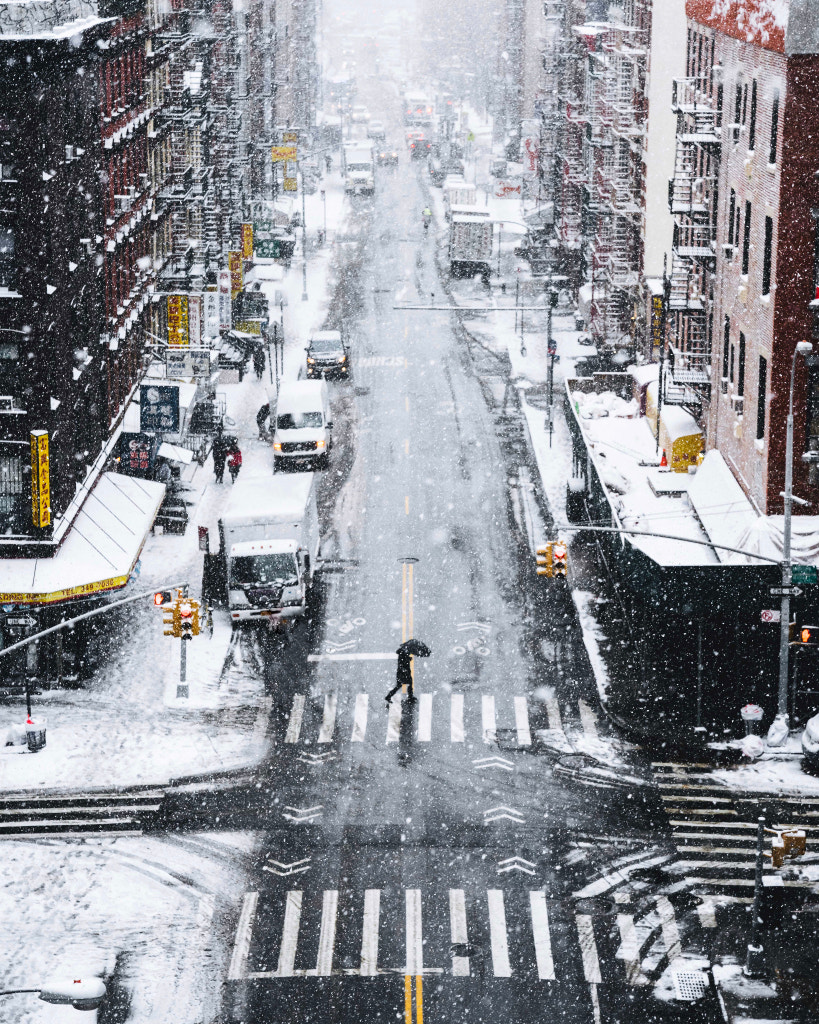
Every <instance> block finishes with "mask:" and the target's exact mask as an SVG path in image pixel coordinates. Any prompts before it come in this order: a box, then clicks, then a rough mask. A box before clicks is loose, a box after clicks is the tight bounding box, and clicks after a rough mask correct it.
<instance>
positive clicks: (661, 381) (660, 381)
mask: <svg viewBox="0 0 819 1024" xmlns="http://www.w3.org/2000/svg"><path fill="white" fill-rule="evenodd" d="M666 271H667V257H666V256H665V255H663V309H662V313H661V314H660V338H661V341H660V374H659V376H658V377H657V438H656V440H657V447H656V449H655V450H656V451H657V452H659V450H660V416H661V414H662V411H663V391H664V389H665V330H666V324H667V323H668V303H669V300H670V298H671V279H670V278H669V277H668V274H667V272H666Z"/></svg>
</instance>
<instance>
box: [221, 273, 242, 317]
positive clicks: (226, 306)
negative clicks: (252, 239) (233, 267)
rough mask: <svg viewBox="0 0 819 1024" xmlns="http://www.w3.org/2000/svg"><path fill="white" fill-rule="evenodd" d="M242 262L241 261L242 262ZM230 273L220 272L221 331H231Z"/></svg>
mask: <svg viewBox="0 0 819 1024" xmlns="http://www.w3.org/2000/svg"><path fill="white" fill-rule="evenodd" d="M240 262H241V261H240ZM230 281H231V277H230V271H229V270H220V271H219V329H220V330H222V331H229V330H230V325H231V322H232V317H233V307H232V305H231V302H232V298H233V297H232V295H231V294H230V292H231V287H230Z"/></svg>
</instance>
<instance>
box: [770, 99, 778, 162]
mask: <svg viewBox="0 0 819 1024" xmlns="http://www.w3.org/2000/svg"><path fill="white" fill-rule="evenodd" d="M778 144H779V90H778V89H775V90H774V94H773V106H772V107H771V147H770V151H769V152H768V163H769V164H775V163H776V149H777V146H778Z"/></svg>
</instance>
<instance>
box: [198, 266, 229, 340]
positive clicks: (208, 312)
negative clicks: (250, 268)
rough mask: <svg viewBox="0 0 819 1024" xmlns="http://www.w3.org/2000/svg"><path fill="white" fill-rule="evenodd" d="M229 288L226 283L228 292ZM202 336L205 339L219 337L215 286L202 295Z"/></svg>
mask: <svg viewBox="0 0 819 1024" xmlns="http://www.w3.org/2000/svg"><path fill="white" fill-rule="evenodd" d="M229 280H230V279H229V278H228V281H229ZM229 289H230V285H229V284H228V294H230V291H229ZM202 337H203V339H204V340H205V341H207V339H208V338H218V337H219V292H218V291H216V289H215V288H214V289H211V291H209V292H205V294H204V295H203V296H202Z"/></svg>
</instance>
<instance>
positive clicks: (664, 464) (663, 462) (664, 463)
mask: <svg viewBox="0 0 819 1024" xmlns="http://www.w3.org/2000/svg"><path fill="white" fill-rule="evenodd" d="M663 467H665V468H668V459H667V458H666V457H665V448H663V457H662V458H661V459H660V469H663Z"/></svg>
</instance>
